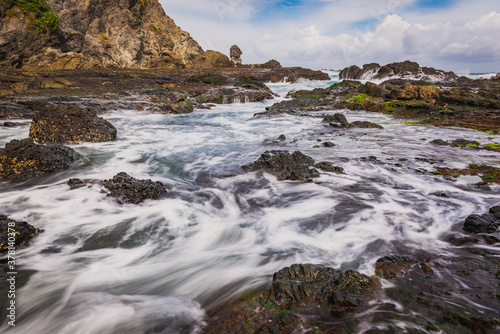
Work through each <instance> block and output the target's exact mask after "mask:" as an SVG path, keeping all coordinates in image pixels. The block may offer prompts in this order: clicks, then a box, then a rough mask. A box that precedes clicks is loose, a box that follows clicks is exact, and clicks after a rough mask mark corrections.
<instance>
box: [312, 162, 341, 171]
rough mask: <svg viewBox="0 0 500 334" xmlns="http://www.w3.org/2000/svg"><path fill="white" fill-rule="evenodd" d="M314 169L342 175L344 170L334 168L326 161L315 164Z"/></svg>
mask: <svg viewBox="0 0 500 334" xmlns="http://www.w3.org/2000/svg"><path fill="white" fill-rule="evenodd" d="M314 167H316V168H318V169H321V170H324V171H325V172H331V173H337V174H344V168H342V167H338V166H334V165H333V164H332V163H331V162H328V161H322V162H318V163H317V164H315V165H314Z"/></svg>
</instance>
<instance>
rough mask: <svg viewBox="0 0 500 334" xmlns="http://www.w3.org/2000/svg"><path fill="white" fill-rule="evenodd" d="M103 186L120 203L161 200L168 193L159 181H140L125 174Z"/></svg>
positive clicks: (115, 177)
mask: <svg viewBox="0 0 500 334" xmlns="http://www.w3.org/2000/svg"><path fill="white" fill-rule="evenodd" d="M103 185H104V187H105V188H106V189H108V190H109V191H110V193H109V196H112V197H116V198H117V200H118V202H120V203H129V204H139V203H142V202H144V201H145V200H147V199H159V198H161V197H162V196H164V195H165V194H166V193H167V189H166V188H165V186H164V185H163V183H161V182H159V181H156V182H153V181H151V180H138V179H135V178H133V177H131V176H129V175H128V174H127V173H124V172H121V173H118V174H117V175H115V176H114V177H113V178H112V179H111V180H105V181H103Z"/></svg>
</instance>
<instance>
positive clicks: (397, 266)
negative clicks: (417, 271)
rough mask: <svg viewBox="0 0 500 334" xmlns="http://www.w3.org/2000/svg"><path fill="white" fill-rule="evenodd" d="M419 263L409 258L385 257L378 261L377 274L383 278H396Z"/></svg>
mask: <svg viewBox="0 0 500 334" xmlns="http://www.w3.org/2000/svg"><path fill="white" fill-rule="evenodd" d="M416 262H417V261H416V260H415V259H412V258H410V257H408V256H397V255H392V256H385V257H383V258H380V259H378V260H377V263H376V264H375V273H376V274H377V275H378V276H380V277H383V278H394V277H397V276H398V274H399V273H400V272H401V271H403V270H405V269H408V268H409V267H411V266H412V265H413V264H414V263H416Z"/></svg>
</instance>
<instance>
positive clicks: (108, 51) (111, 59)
mask: <svg viewBox="0 0 500 334" xmlns="http://www.w3.org/2000/svg"><path fill="white" fill-rule="evenodd" d="M0 66H1V67H4V68H5V67H7V68H21V67H22V68H29V67H39V66H43V67H45V68H53V69H91V68H98V67H115V68H176V67H177V68H179V67H226V66H234V65H233V64H232V63H231V62H230V61H229V59H228V58H227V57H226V56H225V55H223V54H221V53H219V52H215V51H207V52H205V51H203V49H202V48H201V46H200V45H199V44H198V43H197V42H196V41H195V40H194V39H193V38H192V37H191V36H190V35H189V33H187V32H186V31H183V30H181V29H180V28H179V27H178V26H177V25H176V24H175V23H174V21H173V20H172V19H171V18H169V17H168V16H167V15H166V14H165V12H164V10H163V8H162V6H161V5H160V3H159V2H158V0H2V1H0Z"/></svg>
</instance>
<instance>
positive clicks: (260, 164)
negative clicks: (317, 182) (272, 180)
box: [244, 150, 319, 180]
mask: <svg viewBox="0 0 500 334" xmlns="http://www.w3.org/2000/svg"><path fill="white" fill-rule="evenodd" d="M313 165H314V159H312V158H311V157H308V156H306V155H305V154H303V153H302V152H300V151H295V152H293V153H292V154H290V153H289V152H288V151H279V150H275V151H266V152H264V153H263V154H262V155H261V156H260V158H259V159H258V160H257V161H255V162H254V163H252V164H250V165H248V166H245V167H244V169H245V170H248V171H258V170H262V171H265V172H268V173H271V174H273V175H276V176H277V177H278V179H279V180H307V179H309V178H315V177H319V173H318V171H317V170H316V169H314V168H311V167H312V166H313Z"/></svg>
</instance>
